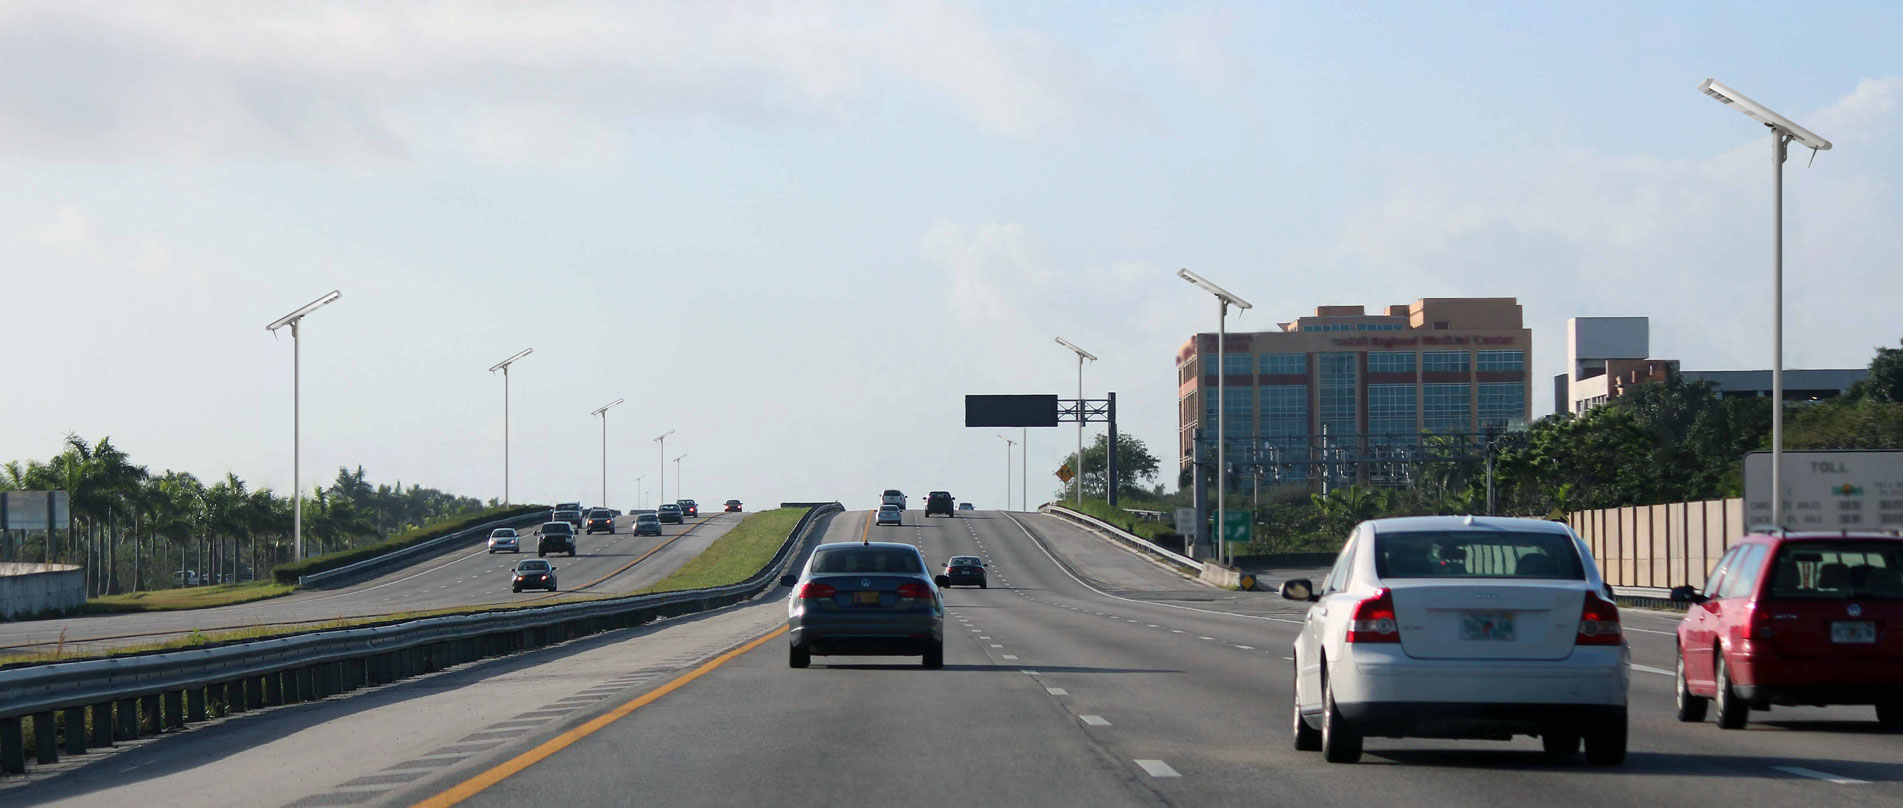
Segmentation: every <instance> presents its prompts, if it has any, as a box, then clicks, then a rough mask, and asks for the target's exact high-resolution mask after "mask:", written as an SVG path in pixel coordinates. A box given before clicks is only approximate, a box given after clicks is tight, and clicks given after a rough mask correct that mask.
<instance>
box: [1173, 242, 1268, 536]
mask: <svg viewBox="0 0 1903 808" xmlns="http://www.w3.org/2000/svg"><path fill="white" fill-rule="evenodd" d="M1176 276H1177V277H1179V278H1182V279H1183V280H1186V281H1189V282H1190V283H1193V284H1196V285H1197V286H1200V287H1202V288H1203V289H1204V290H1205V291H1207V292H1209V293H1211V294H1213V295H1215V296H1216V529H1215V531H1214V532H1215V534H1216V558H1217V560H1219V561H1222V560H1227V558H1228V548H1227V547H1226V546H1225V542H1224V541H1223V536H1222V528H1223V517H1224V516H1225V515H1226V507H1227V505H1226V503H1224V502H1223V498H1224V492H1225V489H1226V488H1227V487H1228V486H1227V483H1228V479H1227V478H1228V476H1229V469H1228V467H1227V466H1226V465H1225V464H1224V454H1225V451H1226V450H1227V449H1228V447H1227V446H1225V445H1224V444H1226V443H1227V442H1228V441H1227V439H1226V438H1225V436H1224V434H1223V417H1224V415H1225V413H1224V412H1223V409H1224V408H1223V404H1224V396H1223V388H1225V387H1228V386H1229V385H1228V384H1226V383H1225V382H1226V381H1227V379H1225V378H1224V377H1225V376H1226V375H1227V374H1226V371H1227V370H1228V368H1225V367H1223V351H1224V349H1225V348H1227V347H1228V346H1226V345H1224V343H1226V342H1228V341H1229V306H1230V304H1234V305H1235V306H1237V307H1238V308H1241V309H1243V310H1244V311H1247V310H1248V309H1249V308H1250V306H1249V301H1246V300H1243V299H1242V298H1239V297H1236V296H1235V295H1232V294H1230V293H1229V291H1228V290H1226V289H1224V288H1222V287H1220V286H1217V285H1215V284H1213V283H1210V282H1209V281H1207V280H1204V279H1203V277H1202V276H1201V275H1198V274H1196V273H1194V272H1191V271H1189V270H1187V269H1179V270H1177V271H1176ZM1197 386H1198V388H1200V387H1201V384H1200V383H1199V384H1198V385H1197Z"/></svg>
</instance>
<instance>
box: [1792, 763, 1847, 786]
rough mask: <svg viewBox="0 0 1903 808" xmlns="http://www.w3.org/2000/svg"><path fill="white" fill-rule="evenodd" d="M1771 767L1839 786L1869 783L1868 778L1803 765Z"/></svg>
mask: <svg viewBox="0 0 1903 808" xmlns="http://www.w3.org/2000/svg"><path fill="white" fill-rule="evenodd" d="M1771 768H1772V769H1774V770H1776V771H1781V772H1784V773H1785V774H1795V775H1797V776H1799V777H1809V778H1810V779H1812V780H1822V781H1824V782H1826V783H1836V784H1837V785H1840V786H1862V785H1869V784H1870V781H1869V780H1858V779H1856V778H1852V777H1844V776H1842V775H1836V774H1831V773H1830V772H1820V771H1818V770H1816V769H1806V768H1804V767H1803V766H1772V767H1771Z"/></svg>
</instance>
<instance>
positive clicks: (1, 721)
mask: <svg viewBox="0 0 1903 808" xmlns="http://www.w3.org/2000/svg"><path fill="white" fill-rule="evenodd" d="M0 773H5V774H26V731H25V730H24V729H21V727H20V717H19V716H17V715H15V716H8V717H6V718H0Z"/></svg>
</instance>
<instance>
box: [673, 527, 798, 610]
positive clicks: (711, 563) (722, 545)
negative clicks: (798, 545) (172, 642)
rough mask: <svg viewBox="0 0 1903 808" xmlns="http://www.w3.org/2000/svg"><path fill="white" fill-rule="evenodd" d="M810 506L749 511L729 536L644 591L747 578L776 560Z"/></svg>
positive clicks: (718, 584) (696, 585) (701, 587)
mask: <svg viewBox="0 0 1903 808" xmlns="http://www.w3.org/2000/svg"><path fill="white" fill-rule="evenodd" d="M808 510H810V509H809V508H778V509H775V510H771V511H760V512H757V513H751V514H748V515H747V517H746V518H745V519H743V520H741V522H740V524H738V525H736V526H734V528H733V529H732V530H730V531H727V535H725V536H722V537H720V538H719V539H716V540H714V543H713V544H711V545H708V547H707V549H706V550H703V551H701V553H700V554H699V555H697V556H694V558H693V559H692V560H690V561H688V562H687V563H686V564H684V565H682V566H681V568H680V569H678V570H675V571H674V573H673V574H671V575H669V576H667V577H666V578H663V579H661V582H660V583H657V584H655V585H654V586H651V587H649V588H647V589H644V590H642V592H643V593H649V592H676V591H680V590H683V589H705V588H707V587H713V586H727V585H729V584H736V583H739V582H741V581H744V580H746V579H748V578H750V577H753V575H754V574H756V573H758V572H759V571H760V568H761V567H764V566H766V564H767V562H768V561H771V560H773V556H774V554H775V553H778V552H779V550H780V545H782V544H784V543H785V542H786V539H787V535H788V534H789V533H791V532H792V530H793V526H794V525H796V524H798V523H799V521H800V517H802V516H805V515H806V512H807V511H808Z"/></svg>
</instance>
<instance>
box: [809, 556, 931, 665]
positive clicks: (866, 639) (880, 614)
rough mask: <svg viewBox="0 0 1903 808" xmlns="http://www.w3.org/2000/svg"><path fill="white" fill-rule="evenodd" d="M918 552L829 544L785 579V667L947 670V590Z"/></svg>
mask: <svg viewBox="0 0 1903 808" xmlns="http://www.w3.org/2000/svg"><path fill="white" fill-rule="evenodd" d="M927 569H928V567H927V566H926V565H925V557H924V556H923V555H920V554H919V551H918V548H916V547H913V546H912V545H909V544H900V543H897V542H868V543H864V544H824V545H820V547H819V549H817V550H814V551H813V557H812V558H810V559H808V560H807V562H806V569H805V570H804V571H803V572H801V573H800V574H799V575H788V576H786V577H784V578H781V579H780V585H781V586H790V587H792V588H793V594H792V597H789V598H788V599H787V608H786V627H787V637H788V639H789V641H790V644H789V645H788V647H787V664H788V665H790V666H792V667H795V668H804V667H806V666H807V665H809V664H812V661H813V655H815V654H818V655H820V656H829V655H842V656H913V655H919V656H923V657H924V658H925V659H924V666H925V667H927V668H941V667H944V665H945V604H944V602H943V601H942V600H941V599H940V598H939V594H938V588H939V587H941V586H947V585H949V584H950V581H949V579H947V578H946V577H945V576H943V575H940V576H937V577H936V578H934V577H933V576H932V575H931V574H930V573H928V572H926V570H927Z"/></svg>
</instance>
